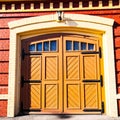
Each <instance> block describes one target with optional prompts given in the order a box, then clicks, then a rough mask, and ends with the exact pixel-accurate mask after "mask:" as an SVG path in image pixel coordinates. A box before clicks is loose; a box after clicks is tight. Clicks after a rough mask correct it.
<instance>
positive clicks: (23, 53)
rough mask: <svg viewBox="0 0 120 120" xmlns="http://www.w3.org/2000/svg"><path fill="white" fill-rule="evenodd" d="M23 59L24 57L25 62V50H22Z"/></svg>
mask: <svg viewBox="0 0 120 120" xmlns="http://www.w3.org/2000/svg"><path fill="white" fill-rule="evenodd" d="M21 57H22V60H24V58H25V50H24V49H22V54H21Z"/></svg>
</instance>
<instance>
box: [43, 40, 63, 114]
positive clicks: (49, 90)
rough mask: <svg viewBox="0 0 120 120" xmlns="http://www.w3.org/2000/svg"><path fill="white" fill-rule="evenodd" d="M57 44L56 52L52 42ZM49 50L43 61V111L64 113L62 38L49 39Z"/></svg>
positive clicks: (44, 54)
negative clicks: (52, 48) (52, 47)
mask: <svg viewBox="0 0 120 120" xmlns="http://www.w3.org/2000/svg"><path fill="white" fill-rule="evenodd" d="M52 41H54V42H55V43H56V45H55V46H56V48H55V50H54V51H52V50H50V49H51V48H50V46H51V42H52ZM47 42H49V43H48V44H49V47H48V50H46V51H45V52H44V53H43V56H42V57H43V59H42V65H43V66H44V67H42V77H43V81H42V96H43V99H42V111H43V112H47V113H61V112H62V108H63V106H62V79H63V76H62V49H61V45H62V42H61V41H60V38H54V39H48V40H45V41H44V43H47Z"/></svg>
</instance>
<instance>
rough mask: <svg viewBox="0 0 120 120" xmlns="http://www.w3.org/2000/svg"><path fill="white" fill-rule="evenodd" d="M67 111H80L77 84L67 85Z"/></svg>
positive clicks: (79, 96)
mask: <svg viewBox="0 0 120 120" xmlns="http://www.w3.org/2000/svg"><path fill="white" fill-rule="evenodd" d="M66 89H67V91H66V92H67V109H80V103H81V95H80V93H81V92H80V85H79V84H67V88H66Z"/></svg>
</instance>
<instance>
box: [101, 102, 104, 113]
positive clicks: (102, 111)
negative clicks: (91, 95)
mask: <svg viewBox="0 0 120 120" xmlns="http://www.w3.org/2000/svg"><path fill="white" fill-rule="evenodd" d="M101 107H102V109H101V114H102V113H104V112H105V111H104V107H105V106H104V102H103V101H102V104H101Z"/></svg>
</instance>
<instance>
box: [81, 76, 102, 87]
mask: <svg viewBox="0 0 120 120" xmlns="http://www.w3.org/2000/svg"><path fill="white" fill-rule="evenodd" d="M82 82H88V83H89V82H93V83H94V82H100V85H101V87H102V86H103V76H102V75H100V79H99V80H94V79H93V80H92V79H90V80H83V81H82Z"/></svg>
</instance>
